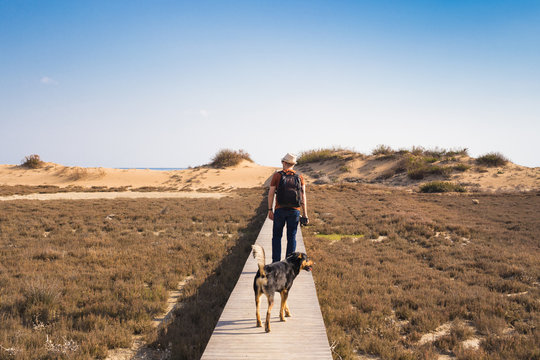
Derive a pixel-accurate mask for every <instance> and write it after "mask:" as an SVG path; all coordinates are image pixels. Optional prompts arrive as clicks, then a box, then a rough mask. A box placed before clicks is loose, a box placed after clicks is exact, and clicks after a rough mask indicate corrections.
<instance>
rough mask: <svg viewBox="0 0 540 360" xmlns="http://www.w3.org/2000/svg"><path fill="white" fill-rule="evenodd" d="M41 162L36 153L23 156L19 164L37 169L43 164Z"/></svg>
mask: <svg viewBox="0 0 540 360" xmlns="http://www.w3.org/2000/svg"><path fill="white" fill-rule="evenodd" d="M43 164H44V162H43V161H42V160H41V158H40V157H39V155H37V154H32V155H28V156H25V158H24V159H23V160H22V161H21V166H23V167H26V168H29V169H39V168H40V167H42V166H43Z"/></svg>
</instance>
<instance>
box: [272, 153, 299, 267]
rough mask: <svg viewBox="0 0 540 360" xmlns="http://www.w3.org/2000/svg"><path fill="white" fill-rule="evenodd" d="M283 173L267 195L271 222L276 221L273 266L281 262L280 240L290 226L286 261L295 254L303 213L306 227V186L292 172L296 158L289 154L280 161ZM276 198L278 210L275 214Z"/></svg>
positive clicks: (273, 181)
mask: <svg viewBox="0 0 540 360" xmlns="http://www.w3.org/2000/svg"><path fill="white" fill-rule="evenodd" d="M281 165H282V166H283V170H282V171H278V172H276V173H275V174H274V176H273V177H272V181H271V182H270V190H269V191H268V218H269V219H270V220H273V221H274V226H273V231H272V262H276V261H280V260H281V237H282V236H283V227H284V226H285V224H287V250H286V253H285V257H287V256H288V255H289V254H291V253H293V252H295V251H296V230H297V229H298V222H299V221H300V209H302V212H303V214H304V215H303V217H304V218H305V219H304V223H305V224H307V222H308V216H307V202H306V185H305V183H304V178H303V177H302V175H299V174H296V172H295V171H294V170H293V167H294V165H296V156H294V155H292V154H289V153H287V155H285V156H284V157H283V159H281ZM274 196H276V209H275V211H272V205H273V204H274Z"/></svg>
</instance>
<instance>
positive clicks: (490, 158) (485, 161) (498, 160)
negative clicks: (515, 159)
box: [476, 152, 508, 167]
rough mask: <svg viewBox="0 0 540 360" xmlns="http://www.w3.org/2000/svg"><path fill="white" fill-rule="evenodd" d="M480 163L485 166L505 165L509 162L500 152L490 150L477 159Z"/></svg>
mask: <svg viewBox="0 0 540 360" xmlns="http://www.w3.org/2000/svg"><path fill="white" fill-rule="evenodd" d="M476 163H477V164H478V165H484V166H491V167H493V166H504V165H506V164H507V163H508V159H507V158H506V157H505V156H504V155H502V154H501V153H498V152H490V153H487V154H485V155H482V156H480V157H478V158H477V159H476Z"/></svg>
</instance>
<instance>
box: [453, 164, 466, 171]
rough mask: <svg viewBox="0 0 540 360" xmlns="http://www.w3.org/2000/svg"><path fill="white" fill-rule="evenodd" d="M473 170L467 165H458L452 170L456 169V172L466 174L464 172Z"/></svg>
mask: <svg viewBox="0 0 540 360" xmlns="http://www.w3.org/2000/svg"><path fill="white" fill-rule="evenodd" d="M470 168H471V166H470V165H467V164H457V165H454V166H453V167H452V169H454V170H455V171H459V172H464V171H467V170H469V169H470Z"/></svg>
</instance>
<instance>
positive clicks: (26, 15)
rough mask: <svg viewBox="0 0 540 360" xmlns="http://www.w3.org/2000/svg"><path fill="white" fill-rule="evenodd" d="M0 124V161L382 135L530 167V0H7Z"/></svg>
mask: <svg viewBox="0 0 540 360" xmlns="http://www.w3.org/2000/svg"><path fill="white" fill-rule="evenodd" d="M0 134H1V140H0V163H2V164H18V163H20V161H21V160H22V159H23V158H24V156H26V155H29V154H34V153H35V154H39V155H40V156H41V158H42V159H43V160H45V161H52V162H56V163H61V164H64V165H78V166H104V167H187V166H190V165H192V166H195V165H201V164H205V163H208V162H209V161H210V160H211V158H212V157H213V155H214V154H215V153H216V152H217V151H218V150H219V149H222V148H232V149H244V150H245V151H247V152H248V153H249V154H251V156H252V158H253V159H254V160H255V162H257V163H259V164H263V165H274V166H279V163H280V158H281V157H282V156H283V155H284V153H286V152H297V153H298V152H301V151H303V150H309V149H313V148H321V147H329V146H341V147H347V148H352V149H355V150H357V151H360V152H364V153H369V152H370V151H371V150H372V149H373V148H374V147H375V146H376V145H378V144H386V145H390V146H392V147H393V148H396V149H397V148H401V147H411V146H413V145H418V146H424V147H427V148H431V147H435V146H438V147H443V148H458V147H466V148H468V149H469V153H470V154H471V155H473V156H478V155H482V154H485V153H487V152H490V151H498V152H501V153H502V154H504V155H505V156H507V157H508V158H509V159H510V160H512V161H513V162H516V163H518V164H520V165H526V166H540V1H538V0H533V1H521V0H512V1H510V0H505V1H500V0H451V1H449V0H439V1H437V0H425V1H415V0H412V1H411V0H407V1H403V0H397V1H386V0H373V1H360V0H358V1H340V0H333V1H316V0H309V1H294V0H287V1H251V0H250V1H189V2H187V1H137V0H129V1H120V0H114V1H110V0H106V1H98V0H91V1H90V0H88V1H83V0H81V1H72V0H66V1H53V0H47V1H41V0H36V1H25V0H0Z"/></svg>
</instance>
